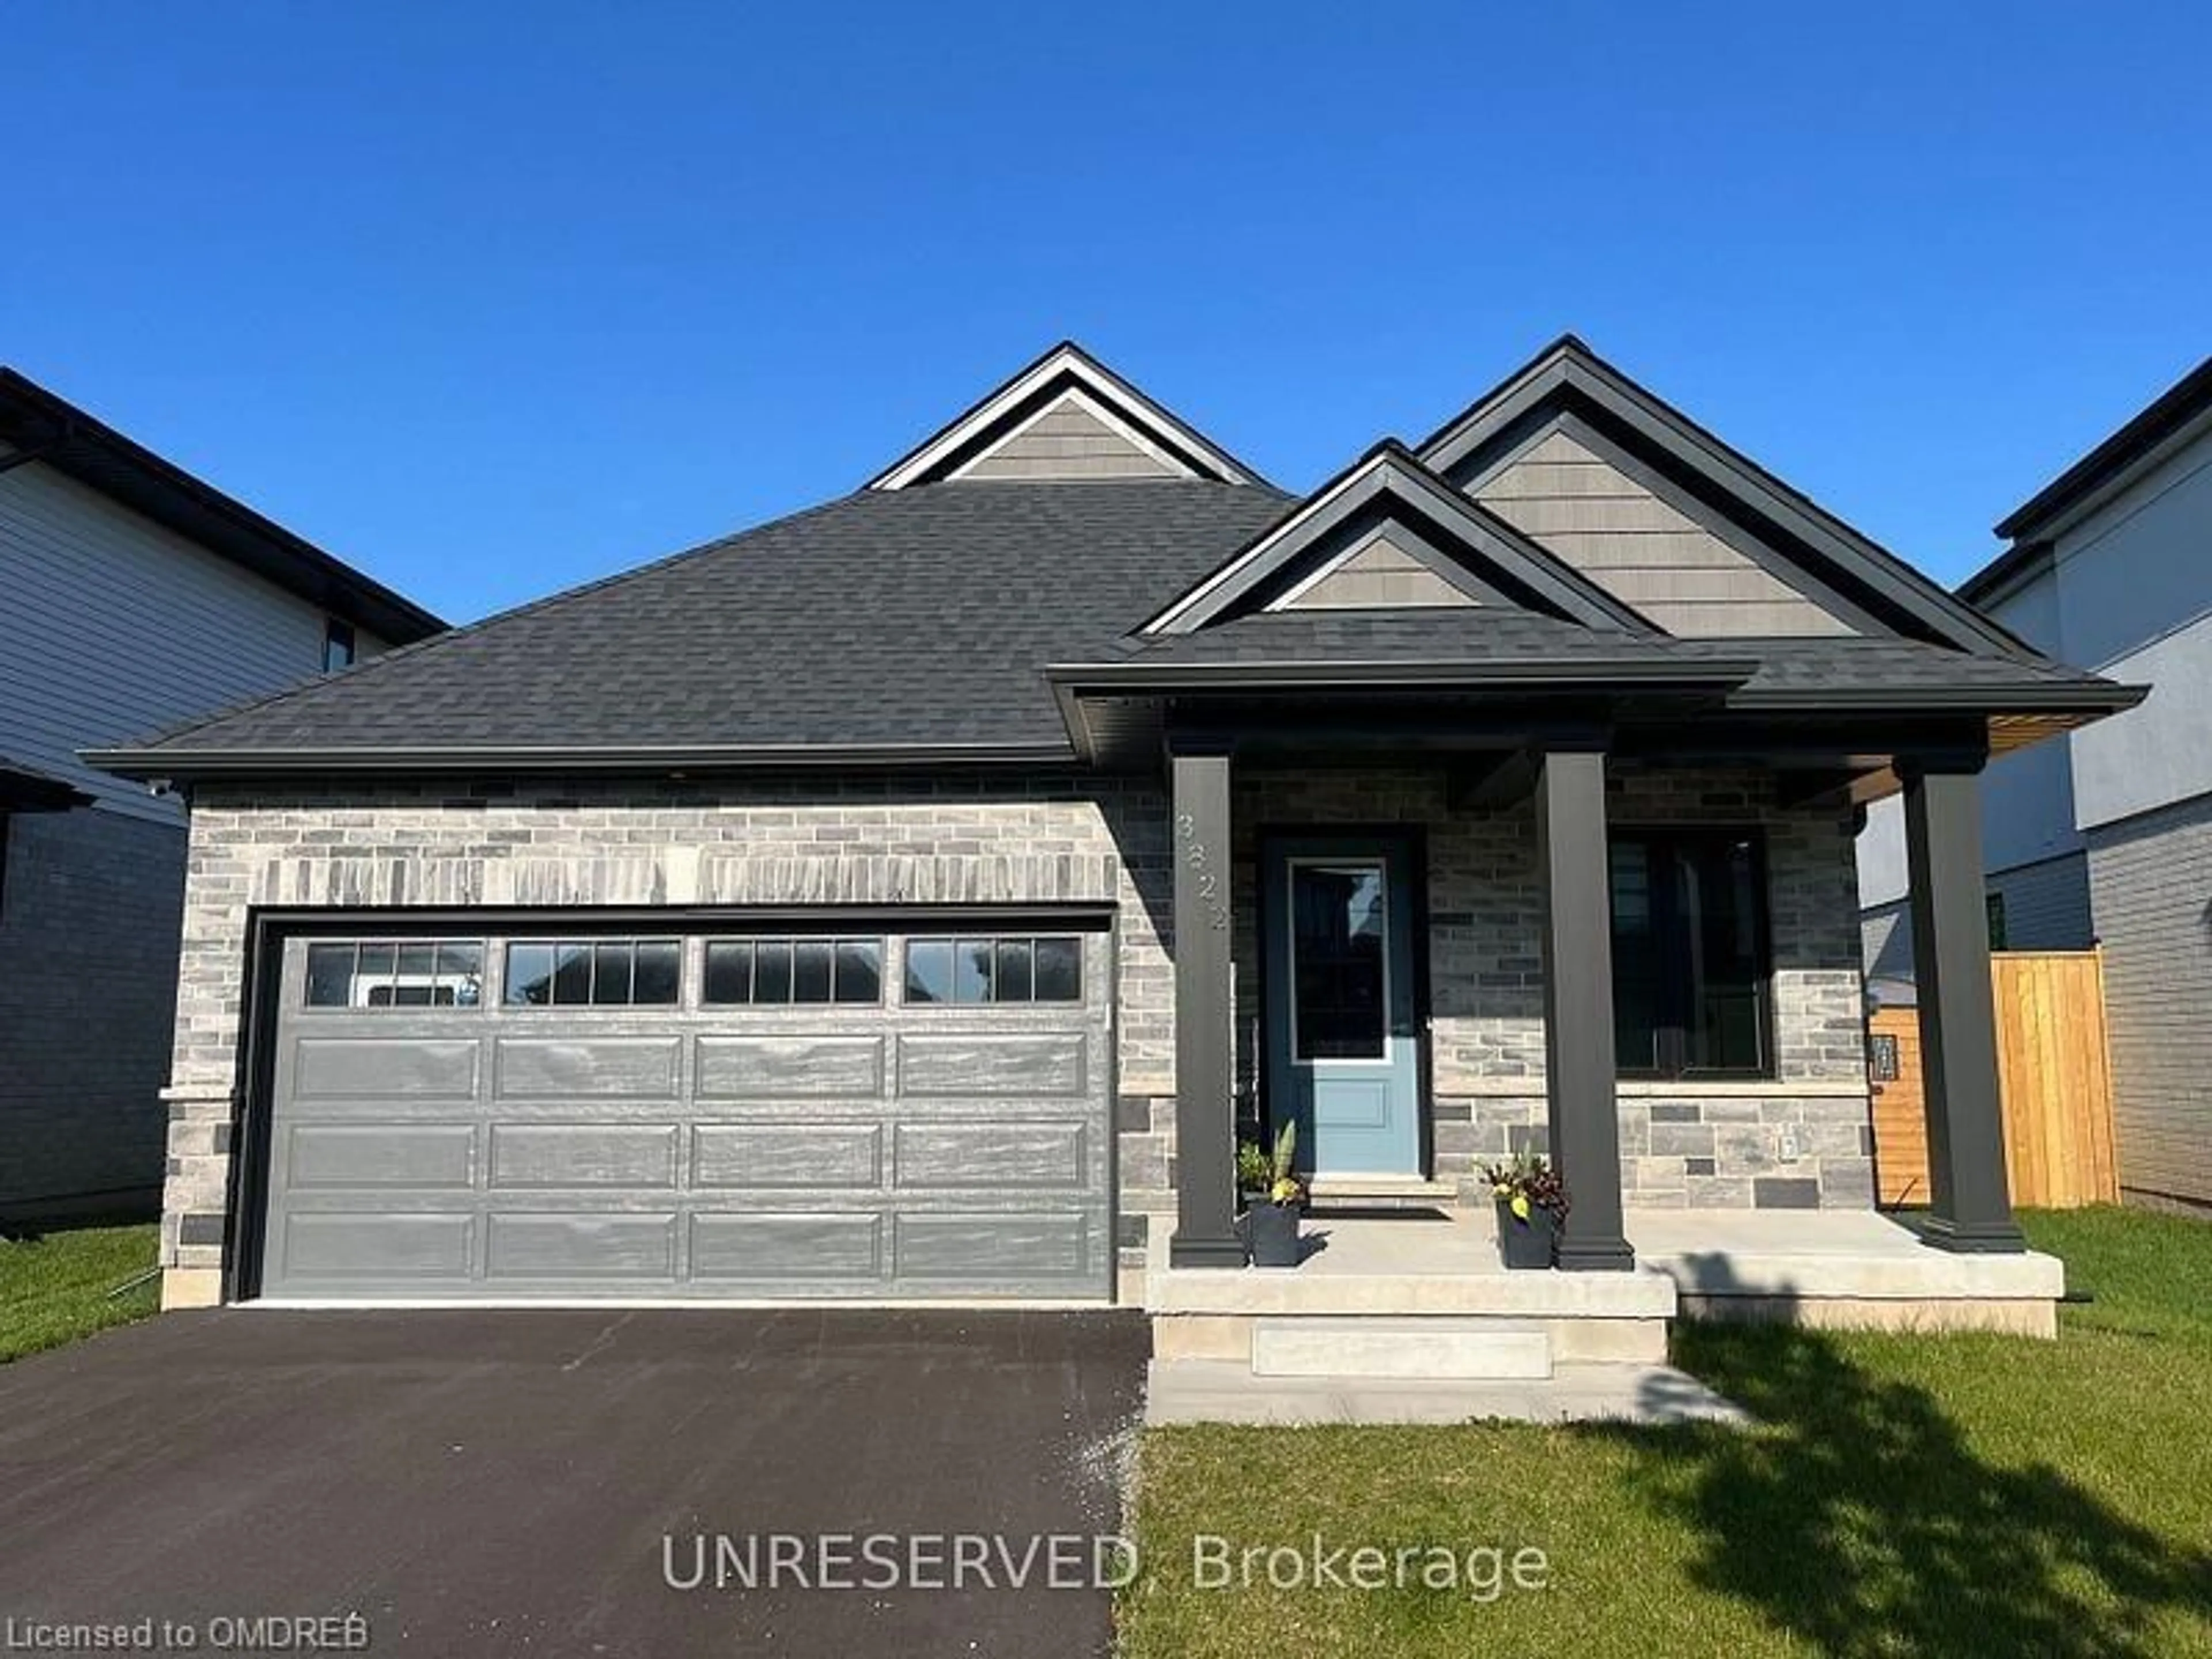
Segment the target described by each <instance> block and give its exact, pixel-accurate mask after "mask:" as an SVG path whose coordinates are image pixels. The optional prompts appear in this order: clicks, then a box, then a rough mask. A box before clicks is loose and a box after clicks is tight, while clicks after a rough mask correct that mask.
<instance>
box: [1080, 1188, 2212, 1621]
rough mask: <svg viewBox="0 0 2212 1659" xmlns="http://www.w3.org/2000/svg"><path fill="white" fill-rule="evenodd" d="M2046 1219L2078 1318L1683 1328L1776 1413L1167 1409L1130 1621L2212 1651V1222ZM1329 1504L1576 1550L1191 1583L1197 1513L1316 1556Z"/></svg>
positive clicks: (1219, 1525) (1143, 1467)
mask: <svg viewBox="0 0 2212 1659" xmlns="http://www.w3.org/2000/svg"><path fill="white" fill-rule="evenodd" d="M2024 1219H2025V1223H2026V1225H2027V1228H2028V1231H2029V1234H2030V1237H2032V1238H2033V1242H2034V1243H2036V1245H2037V1246H2038V1247H2039V1248H2040V1249H2049V1250H2051V1251H2054V1252H2056V1253H2057V1254H2058V1255H2062V1256H2063V1257H2064V1258H2065V1260H2066V1261H2067V1264H2068V1273H2069V1281H2070V1282H2071V1284H2072V1285H2074V1287H2075V1289H2077V1290H2082V1291H2088V1292H2090V1293H2091V1294H2092V1295H2093V1297H2095V1298H2096V1299H2095V1302H2094V1304H2093V1305H2090V1306H2087V1307H2068V1308H2066V1309H2064V1310H2062V1314H2061V1317H2062V1321H2063V1333H2062V1335H2061V1338H2060V1340H2058V1341H2057V1343H2055V1344H2054V1343H2038V1342H2033V1341H2029V1340H2025V1339H2020V1338H2010V1337H1996V1336H1954V1337H1925V1336H1922V1337H1912V1336H1883V1335H1875V1334H1819V1333H1813V1332H1805V1331H1796V1330H1790V1329H1786V1328H1774V1327H1764V1328H1745V1327H1734V1328H1729V1327H1712V1326H1694V1325H1690V1326H1684V1327H1681V1328H1678V1333H1677V1337H1676V1358H1677V1360H1678V1362H1679V1363H1680V1364H1682V1365H1684V1366H1685V1367H1686V1368H1687V1369H1688V1370H1692V1371H1693V1372H1695V1373H1696V1374H1698V1375H1699V1376H1702V1377H1704V1378H1705V1379H1706V1380H1707V1381H1709V1382H1711V1383H1712V1384H1713V1385H1714V1386H1715V1387H1717V1388H1718V1389H1721V1390H1722V1392H1723V1393H1725V1394H1727V1395H1730V1396H1731V1397H1732V1398H1734V1399H1735V1400H1737V1401H1740V1402H1741V1403H1742V1404H1743V1405H1745V1406H1746V1407H1748V1408H1750V1410H1751V1411H1752V1412H1753V1413H1755V1414H1756V1415H1757V1416H1758V1418H1759V1419H1760V1423H1761V1425H1762V1426H1760V1427H1759V1428H1758V1429H1756V1430H1753V1431H1747V1432H1738V1431H1729V1430H1726V1429H1721V1428H1715V1427H1706V1426H1697V1427H1689V1428H1673V1429H1626V1428H1607V1427H1601V1426H1595V1425H1591V1426H1582V1427H1566V1428H1538V1427H1533V1426H1528V1425H1504V1424H1498V1425H1467V1426H1464V1427H1457V1428H1434V1429H1430V1428H1376V1429H1363V1428H1327V1429H1300V1430H1293V1431H1270V1430H1260V1429H1236V1428H1190V1429H1164V1430H1157V1431H1152V1432H1150V1433H1149V1434H1148V1435H1147V1436H1146V1441H1145V1444H1144V1448H1143V1451H1142V1455H1141V1459H1140V1464H1139V1480H1138V1492H1137V1498H1136V1514H1135V1522H1134V1530H1135V1533H1136V1535H1137V1537H1138V1539H1139V1544H1140V1546H1141V1547H1142V1549H1143V1551H1144V1561H1145V1571H1144V1573H1143V1575H1142V1577H1140V1578H1139V1580H1138V1582H1137V1583H1136V1584H1135V1585H1133V1587H1132V1588H1130V1589H1127V1591H1125V1592H1124V1593H1123V1595H1122V1597H1121V1607H1120V1616H1121V1629H1122V1636H1123V1641H1124V1644H1125V1651H1126V1652H1127V1653H1128V1654H1130V1655H1133V1656H1139V1659H1144V1656H1168V1655H1175V1656H1188V1659H1204V1656H1207V1655H1223V1656H1231V1655H1234V1656H1238V1659H1243V1656H1249V1655H1250V1654H1253V1653H1255V1652H1277V1653H1286V1654H1287V1653H1296V1654H1300V1655H1306V1654H1314V1655H1334V1654H1348V1655H1349V1654H1356V1655H1360V1656H1365V1659H1382V1656H1385V1655H1388V1656H1392V1659H1395V1656H1400V1655H1427V1654H1435V1655H1445V1654H1449V1655H1453V1656H1460V1655H1466V1654H1471V1653H1499V1654H1520V1653H1531V1654H1533V1653H1552V1654H1565V1655H1569V1656H1572V1659H1602V1656H1609V1655H1621V1656H1634V1659H1646V1656H1655V1655H1658V1656H1674V1655H1704V1654H1711V1655H1716V1656H1728V1659H1736V1656H1747V1655H1759V1654H1798V1655H1833V1656H1852V1659H1857V1656H1868V1659H1874V1656H1883V1659H1902V1656H1928V1659H1955V1656H1966V1655H1979V1654H1990V1655H2021V1656H2030V1655H2033V1656H2039V1659H2106V1656H2130V1655H2144V1656H2153V1655H2155V1656H2165V1655H2189V1654H2203V1655H2212V1226H2208V1225H2203V1224H2200V1223H2196V1222H2190V1221H2182V1220H2176V1219H2172V1218H2167V1217H2162V1216H2156V1215H2148V1214H2143V1213H2140V1212H2123V1211H2119V1210H2100V1211H2078V1212H2071V1213H2068V1214H2042V1215H2034V1216H2029V1217H2027V1218H2024ZM1316 1533H1319V1534H1322V1536H1323V1538H1324V1539H1325V1540H1326V1541H1327V1547H1332V1548H1333V1547H1337V1546H1340V1545H1345V1546H1358V1545H1363V1544H1375V1545H1379V1546H1383V1547H1416V1546H1438V1547H1446V1548H1449V1549H1452V1550H1454V1551H1455V1553H1457V1554H1458V1555H1460V1556H1461V1557H1462V1558H1464V1557H1465V1556H1466V1555H1467V1554H1468V1552H1470V1551H1472V1550H1477V1549H1480V1548H1482V1547H1495V1548H1498V1549H1501V1550H1502V1551H1503V1552H1504V1555H1505V1556H1506V1557H1507V1558H1508V1559H1510V1557H1511V1555H1512V1553H1513V1552H1515V1551H1516V1550H1518V1549H1522V1548H1526V1547H1534V1548H1538V1549H1541V1550H1542V1551H1543V1552H1545V1554H1546V1556H1547V1559H1548V1562H1549V1565H1550V1569H1551V1571H1550V1580H1549V1583H1548V1587H1547V1588H1543V1589H1532V1590H1516V1589H1511V1588H1510V1587H1509V1588H1507V1589H1504V1592H1503V1593H1502V1594H1500V1595H1497V1596H1496V1597H1495V1598H1494V1599H1492V1600H1490V1601H1482V1600H1479V1599H1477V1596H1476V1595H1474V1594H1471V1593H1470V1592H1469V1591H1468V1589H1466V1588H1464V1587H1463V1586H1464V1582H1465V1580H1466V1579H1467V1577H1469V1575H1468V1574H1467V1572H1466V1571H1465V1569H1464V1567H1462V1569H1461V1575H1462V1588H1458V1589H1426V1588H1423V1587H1421V1585H1420V1584H1419V1582H1418V1577H1414V1578H1413V1582H1411V1583H1409V1585H1408V1587H1407V1588H1406V1589H1396V1588H1392V1587H1386V1588H1383V1589H1368V1590H1363V1589H1356V1588H1345V1589H1319V1590H1316V1589H1299V1590H1278V1589H1270V1588H1268V1587H1267V1584H1266V1582H1265V1564H1264V1563H1263V1562H1255V1573H1254V1586H1255V1587H1254V1588H1252V1589H1249V1590H1247V1589H1240V1588H1231V1589H1205V1588H1200V1587H1199V1586H1198V1585H1196V1584H1195V1583H1194V1572H1193V1567H1192V1555H1193V1549H1194V1542H1193V1541H1194V1538H1195V1537H1197V1536H1198V1535H1199V1534H1211V1535H1214V1536H1220V1537H1226V1538H1229V1539H1231V1540H1233V1541H1235V1543H1236V1545H1237V1546H1238V1547H1243V1546H1249V1545H1258V1544H1276V1543H1284V1544H1289V1545H1292V1546H1298V1547H1304V1548H1305V1549H1306V1550H1307V1552H1308V1566H1307V1568H1306V1569H1305V1572H1306V1574H1307V1576H1308V1577H1310V1576H1311V1565H1310V1562H1311V1539H1312V1535H1313V1534H1316ZM1415 1565H1416V1566H1417V1567H1418V1566H1419V1565H1420V1560H1419V1559H1418V1558H1417V1559H1416V1560H1415ZM1279 1568H1280V1571H1281V1574H1282V1576H1283V1577H1290V1576H1291V1569H1290V1565H1289V1562H1288V1559H1287V1558H1285V1559H1284V1560H1283V1561H1282V1562H1281V1563H1280V1564H1279ZM1344 1570H1345V1568H1344V1565H1340V1567H1339V1571H1340V1572H1342V1571H1344ZM1487 1576H1488V1569H1487V1564H1486V1562H1485V1561H1482V1560H1480V1559H1479V1560H1478V1563H1477V1570H1476V1572H1475V1574H1474V1575H1473V1577H1475V1578H1477V1579H1478V1581H1479V1580H1480V1579H1483V1578H1485V1577H1487ZM1478 1588H1480V1583H1478Z"/></svg>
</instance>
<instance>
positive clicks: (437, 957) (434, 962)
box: [300, 933, 491, 1016]
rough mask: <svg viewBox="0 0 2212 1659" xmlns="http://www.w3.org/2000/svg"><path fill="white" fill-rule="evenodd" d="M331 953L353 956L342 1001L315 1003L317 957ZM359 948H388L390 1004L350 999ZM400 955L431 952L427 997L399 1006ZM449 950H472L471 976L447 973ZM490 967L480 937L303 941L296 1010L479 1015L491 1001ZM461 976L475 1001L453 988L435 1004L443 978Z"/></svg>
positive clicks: (372, 936) (364, 936)
mask: <svg viewBox="0 0 2212 1659" xmlns="http://www.w3.org/2000/svg"><path fill="white" fill-rule="evenodd" d="M332 950H341V951H349V952H351V956H352V965H351V967H350V968H349V969H348V970H347V975H346V992H347V996H346V1000H344V1001H343V1002H318V1001H316V1000H315V969H314V959H315V953H316V952H317V951H332ZM363 950H388V951H391V952H392V959H393V960H392V967H391V968H389V969H385V970H384V972H385V974H386V976H388V977H389V978H390V980H391V981H392V987H391V988H392V998H391V999H390V1000H386V1001H384V1002H377V1001H374V1000H371V1001H368V1002H356V1001H354V1000H353V992H354V989H355V987H356V984H357V983H358V981H360V979H361V977H362V966H361V955H362V951H363ZM401 951H429V952H430V953H431V968H430V972H429V974H428V975H427V977H428V980H429V981H430V984H429V985H428V987H426V988H427V989H428V991H429V996H428V998H427V999H426V1000H422V1001H419V1002H417V1001H406V1002H403V1001H401V1000H398V981H399V977H400V975H399V971H398V957H399V953H400V952H401ZM447 951H475V952H476V962H477V965H476V969H475V971H474V973H473V974H471V973H469V972H468V971H467V970H466V969H459V970H456V971H455V972H453V973H451V974H449V973H447V969H446V963H445V953H446V952H447ZM490 968H491V946H490V941H489V939H486V938H484V937H483V936H482V935H476V936H472V937H462V936H459V935H453V934H435V935H430V936H427V937H426V936H422V935H416V934H398V933H390V934H382V933H380V934H360V935H356V934H339V935H337V936H336V937H333V938H330V939H309V940H307V951H306V954H305V956H304V957H303V958H302V960H301V984H300V1006H301V1008H302V1009H303V1010H305V1011H306V1012H309V1013H313V1014H344V1015H349V1016H358V1015H377V1014H395V1013H397V1014H422V1013H439V1014H473V1013H477V1012H481V1011H482V1010H483V1008H484V1007H485V1006H486V1005H487V1004H488V1003H489V998H488V997H487V996H486V995H485V994H484V993H485V991H486V990H487V988H489V981H490ZM410 977H412V978H416V979H420V978H423V977H425V975H410ZM461 978H470V979H473V980H474V981H476V993H477V994H476V1000H474V1001H472V1002H464V1001H462V1000H460V995H459V990H458V989H456V990H455V992H454V994H453V997H452V999H451V1000H447V1001H444V1002H441V1001H439V1000H438V992H439V991H440V990H441V989H442V988H444V986H443V981H446V980H447V979H461Z"/></svg>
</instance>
